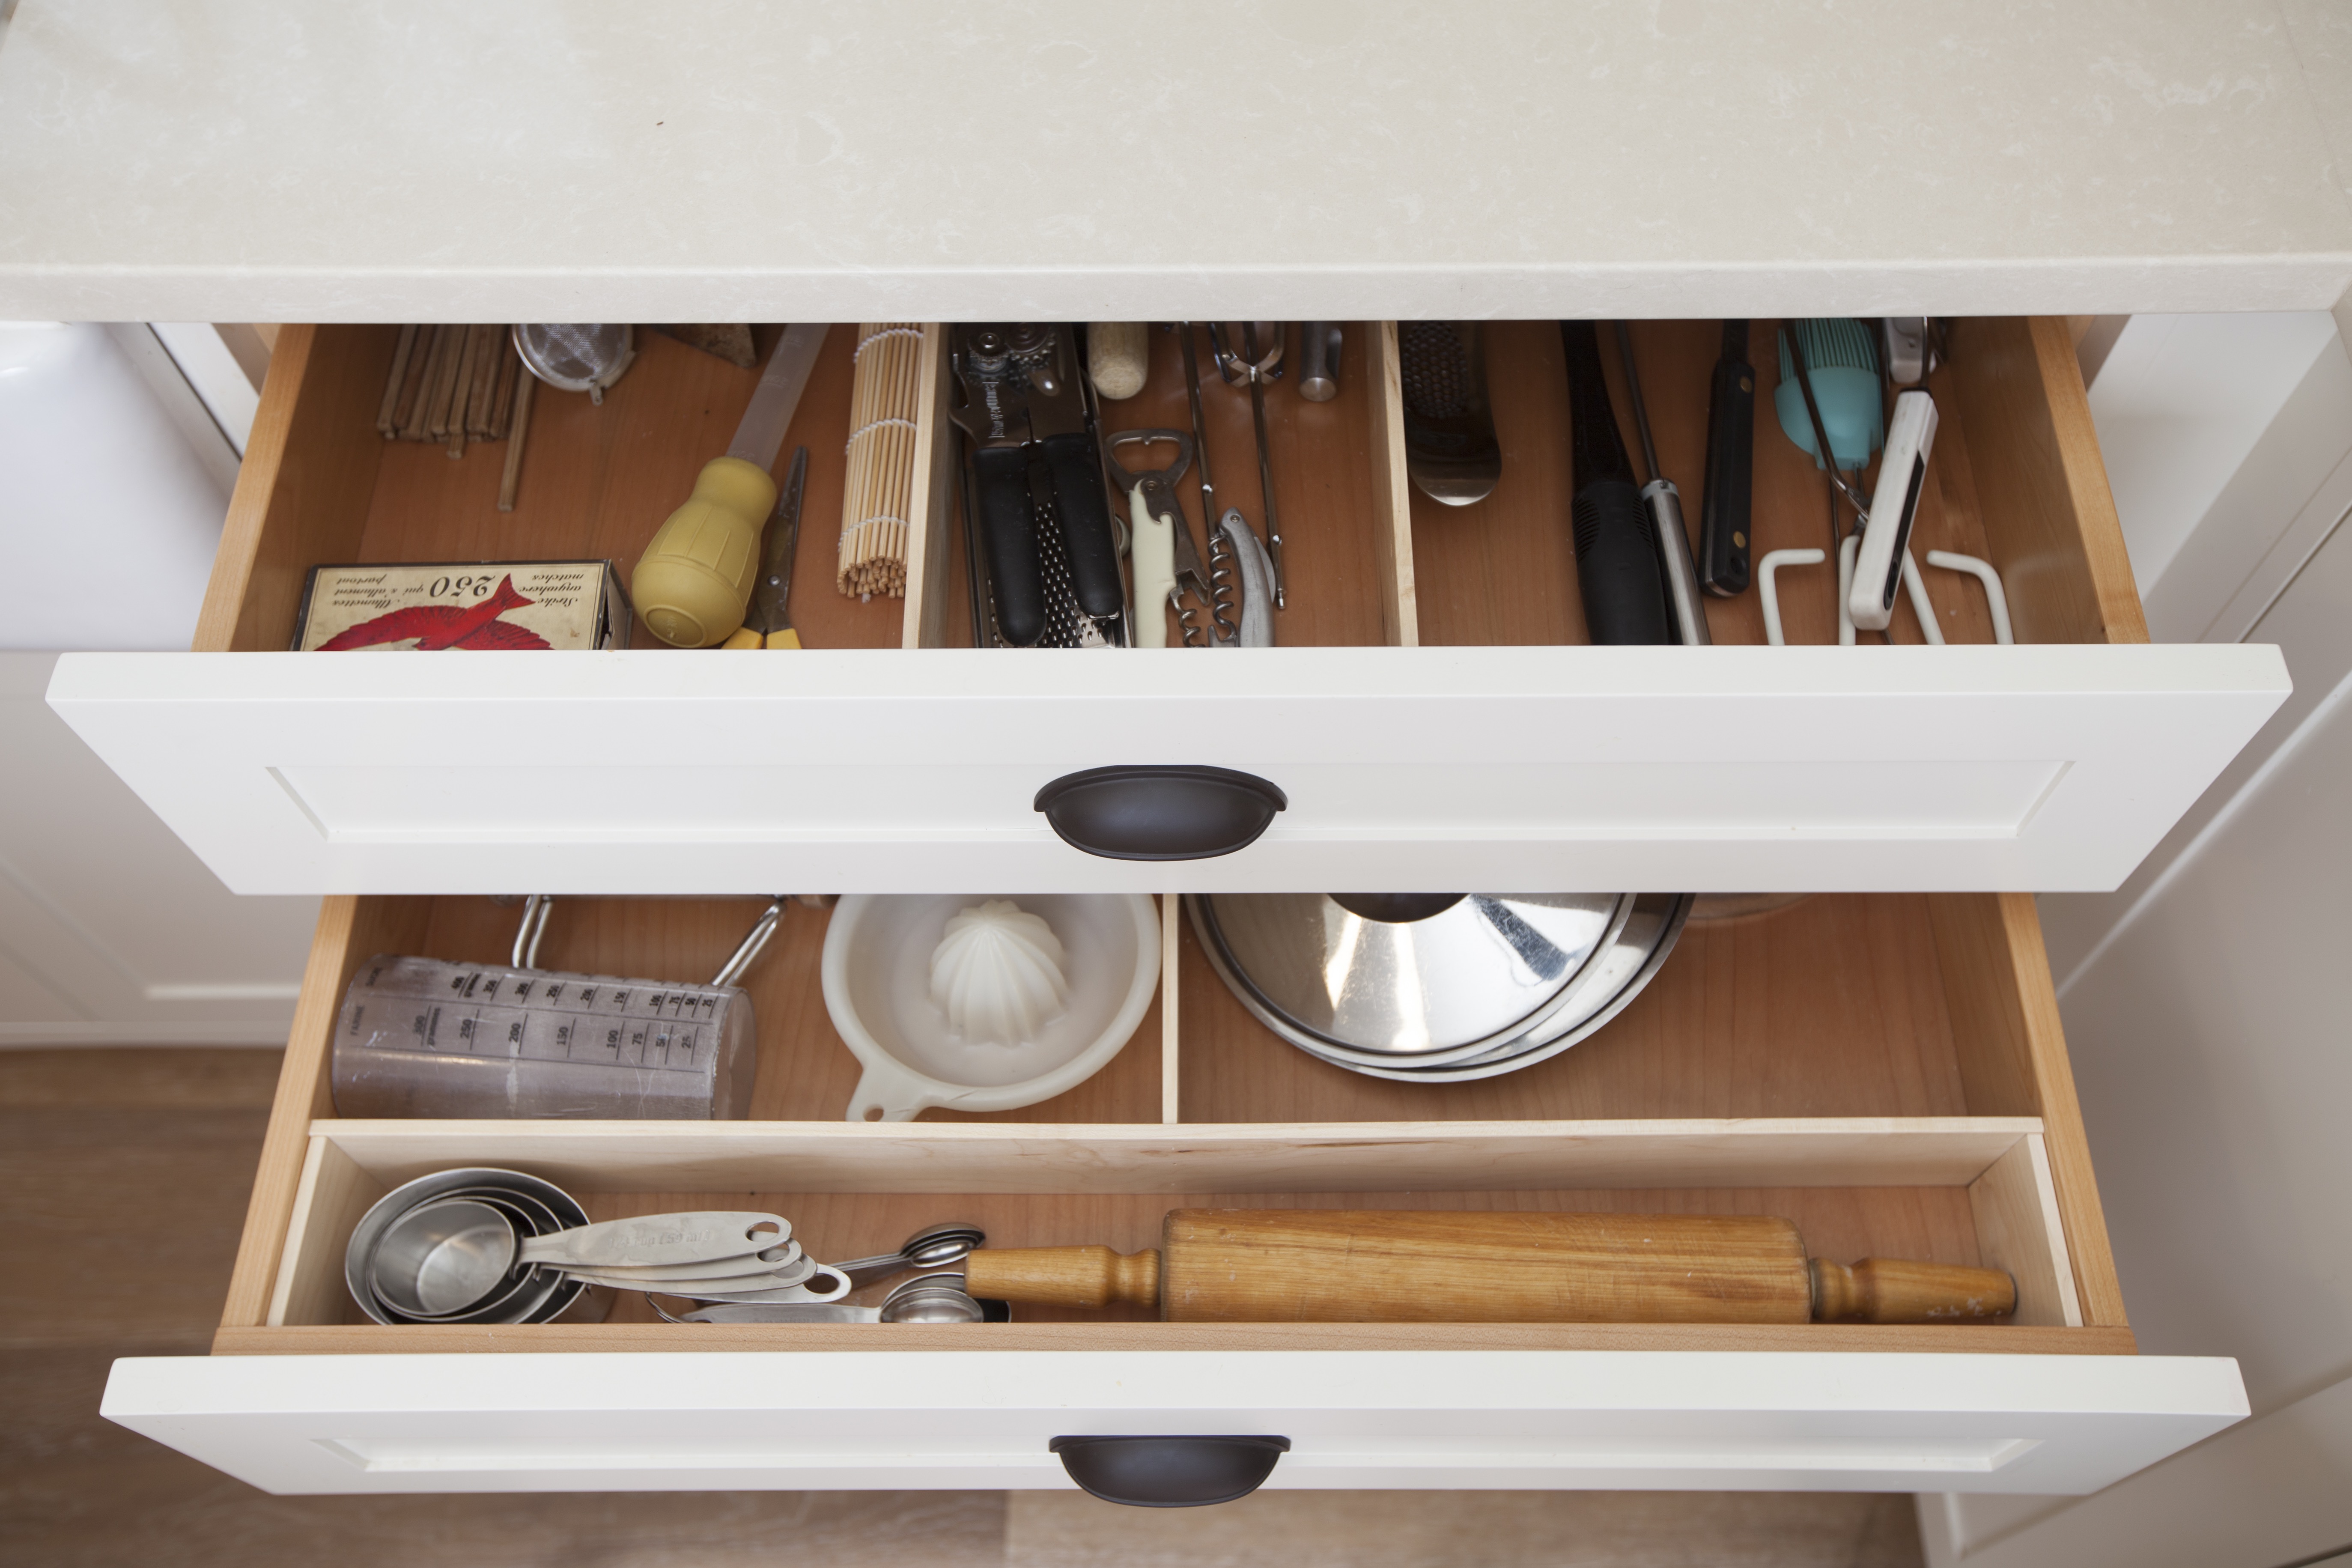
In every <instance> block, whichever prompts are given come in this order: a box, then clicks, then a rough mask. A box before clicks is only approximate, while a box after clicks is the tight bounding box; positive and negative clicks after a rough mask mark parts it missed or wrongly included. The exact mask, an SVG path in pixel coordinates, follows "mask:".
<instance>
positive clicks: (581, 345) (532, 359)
mask: <svg viewBox="0 0 2352 1568" xmlns="http://www.w3.org/2000/svg"><path fill="white" fill-rule="evenodd" d="M514 345H515V353H518V354H520V356H521V357H522V363H523V364H524V365H525V366H526V367H527V368H528V369H529V370H530V374H533V375H535V376H537V377H539V379H540V380H541V381H543V382H545V383H547V384H548V385H550V386H553V387H559V388H561V389H562V390H563V391H565V392H584V393H586V394H587V395H588V400H589V401H590V402H591V403H602V402H604V389H605V388H606V387H608V386H610V385H612V384H614V382H616V381H618V380H620V379H621V373H622V372H623V371H625V370H627V369H628V368H629V362H630V361H632V360H634V359H635V358H636V357H637V334H636V329H635V328H634V327H632V326H629V325H627V324H625V323H622V324H617V325H616V324H614V323H613V322H610V321H587V322H573V321H556V322H530V323H524V324H521V325H518V326H517V327H516V328H515V330H514Z"/></svg>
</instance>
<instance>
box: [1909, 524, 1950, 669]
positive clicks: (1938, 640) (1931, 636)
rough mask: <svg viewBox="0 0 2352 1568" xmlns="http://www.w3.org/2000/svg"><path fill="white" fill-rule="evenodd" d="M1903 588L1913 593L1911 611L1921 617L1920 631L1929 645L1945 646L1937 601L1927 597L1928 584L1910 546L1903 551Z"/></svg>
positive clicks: (1910, 593)
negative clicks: (1921, 573)
mask: <svg viewBox="0 0 2352 1568" xmlns="http://www.w3.org/2000/svg"><path fill="white" fill-rule="evenodd" d="M1903 588H1904V591H1905V592H1906V593H1907V594H1909V595H1911V613H1912V614H1913V615H1915V616H1918V617H1919V633H1920V635H1921V636H1922V637H1926V638H1927V641H1928V643H1929V645H1930V646H1932V647H1943V646H1944V628H1943V627H1941V626H1937V624H1936V602H1935V601H1934V600H1933V599H1930V598H1929V597H1927V584H1926V583H1925V582H1923V581H1922V580H1921V579H1920V576H1919V563H1917V562H1916V561H1914V560H1912V559H1911V551H1910V547H1909V546H1907V545H1906V546H1905V547H1904V551H1903Z"/></svg>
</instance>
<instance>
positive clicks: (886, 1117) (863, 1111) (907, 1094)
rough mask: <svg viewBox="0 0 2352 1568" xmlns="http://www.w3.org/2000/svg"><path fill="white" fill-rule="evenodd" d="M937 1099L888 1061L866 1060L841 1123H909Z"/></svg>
mask: <svg viewBox="0 0 2352 1568" xmlns="http://www.w3.org/2000/svg"><path fill="white" fill-rule="evenodd" d="M938 1103H939V1100H938V1099H937V1098H936V1097H934V1096H933V1095H932V1094H931V1092H930V1089H929V1087H928V1086H927V1085H925V1084H924V1082H923V1081H922V1080H921V1079H918V1078H916V1077H915V1076H914V1075H913V1074H912V1073H908V1072H905V1071H902V1070H900V1069H899V1068H898V1067H896V1066H895V1065H893V1064H891V1063H887V1062H877V1061H868V1062H867V1063H866V1071H865V1072H864V1073H863V1074H861V1075H860V1076H859V1078H858V1079H857V1088H856V1089H855V1090H854V1091H852V1092H851V1094H850V1096H849V1109H848V1110H845V1111H844V1112H842V1116H841V1119H842V1120H843V1121H913V1120H914V1119H915V1117H916V1116H917V1115H918V1114H919V1112H921V1111H922V1110H924V1109H925V1108H926V1107H928V1106H933V1105H937V1104H938Z"/></svg>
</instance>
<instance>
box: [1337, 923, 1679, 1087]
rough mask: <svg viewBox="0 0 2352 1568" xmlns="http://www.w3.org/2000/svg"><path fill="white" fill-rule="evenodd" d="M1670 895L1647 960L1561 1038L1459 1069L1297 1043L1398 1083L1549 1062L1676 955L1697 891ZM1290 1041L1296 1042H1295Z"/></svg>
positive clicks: (1464, 1078)
mask: <svg viewBox="0 0 2352 1568" xmlns="http://www.w3.org/2000/svg"><path fill="white" fill-rule="evenodd" d="M1669 896H1671V897H1672V898H1673V899H1674V900H1675V904H1674V907H1673V908H1672V909H1671V910H1668V912H1667V915H1666V919H1665V921H1664V924H1663V925H1661V926H1660V927H1659V931H1658V938H1657V941H1656V943H1655V945H1654V946H1653V947H1652V948H1651V950H1650V952H1649V955H1648V956H1647V957H1645V958H1643V961H1642V963H1641V966H1640V967H1639V968H1637V969H1636V970H1634V971H1633V974H1632V975H1631V976H1630V977H1629V978H1627V980H1626V981H1625V983H1624V984H1622V985H1620V986H1619V987H1618V988H1617V992H1616V994H1614V995H1612V997H1610V998H1609V1000H1608V1001H1607V1002H1605V1003H1603V1004H1601V1006H1599V1007H1597V1008H1595V1009H1594V1010H1593V1013H1592V1015H1591V1017H1589V1018H1587V1019H1585V1020H1584V1021H1583V1022H1582V1023H1580V1024H1578V1025H1577V1026H1574V1027H1573V1028H1571V1029H1569V1030H1568V1031H1567V1032H1566V1033H1564V1034H1562V1035H1560V1036H1559V1037H1558V1038H1555V1039H1550V1040H1544V1041H1540V1042H1538V1043H1536V1044H1534V1045H1531V1046H1529V1047H1528V1048H1527V1049H1526V1050H1524V1051H1520V1052H1515V1053H1514V1054H1512V1055H1510V1056H1507V1057H1498V1058H1494V1059H1493V1060H1490V1061H1481V1062H1465V1063H1463V1064H1461V1065H1459V1066H1455V1067H1450V1068H1423V1069H1420V1070H1414V1069H1412V1068H1368V1067H1357V1066H1356V1065H1355V1064H1353V1063H1351V1062H1343V1061H1339V1060H1336V1059H1334V1058H1330V1057H1327V1056H1323V1055H1322V1054H1320V1053H1319V1052H1317V1051H1315V1050H1313V1049H1311V1048H1309V1047H1305V1046H1299V1047H1298V1048H1299V1049H1301V1050H1304V1051H1306V1052H1307V1055H1309V1056H1311V1057H1314V1058H1316V1059H1317V1060H1318V1061H1323V1062H1328V1063H1330V1065H1331V1066H1333V1067H1336V1068H1347V1069H1348V1070H1349V1072H1359V1073H1362V1074H1363V1075H1364V1076H1365V1077H1367V1078H1384V1079H1389V1080H1391V1082H1395V1083H1470V1082H1474V1081H1475V1080H1476V1079H1483V1078H1496V1077H1499V1076H1501V1075H1502V1074H1504V1073H1507V1072H1517V1071H1518V1070H1519V1069H1521V1068H1531V1067H1534V1066H1535V1065H1536V1064H1537V1063H1538V1062H1544V1061H1549V1060H1550V1059H1551V1058H1554V1057H1556V1056H1558V1055H1559V1054H1560V1053H1561V1052H1562V1051H1565V1050H1567V1049H1568V1048H1569V1047H1571V1046H1575V1045H1578V1044H1580V1043H1581V1042H1583V1041H1584V1040H1587V1039H1589V1038H1591V1037H1592V1036H1593V1035H1594V1034H1595V1033H1597V1032H1598V1031H1599V1030H1600V1029H1601V1026H1603V1025H1605V1024H1607V1023H1608V1022H1609V1021H1610V1020H1611V1019H1612V1018H1614V1017H1616V1016H1617V1015H1618V1014H1620V1013H1622V1012H1623V1011H1624V1010H1625V1009H1626V1008H1627V1007H1629V1006H1631V1005H1633V999H1634V998H1635V997H1636V996H1639V995H1640V994H1642V993H1643V991H1644V990H1646V989H1647V988H1648V986H1649V984H1650V982H1651V980H1652V979H1653V978H1654V976H1655V975H1656V974H1657V972H1658V970H1659V969H1660V968H1661V967H1663V966H1664V963H1665V962H1666V960H1667V959H1668V958H1670V957H1672V956H1673V954H1674V951H1675V943H1676V942H1680V941H1681V940H1682V933H1683V927H1684V926H1685V925H1686V924H1688V923H1689V919H1690V906H1691V900H1693V899H1694V898H1695V897H1696V895H1695V894H1691V893H1677V894H1673V895H1669ZM1291 1043H1292V1044H1293V1045H1297V1041H1292V1042H1291Z"/></svg>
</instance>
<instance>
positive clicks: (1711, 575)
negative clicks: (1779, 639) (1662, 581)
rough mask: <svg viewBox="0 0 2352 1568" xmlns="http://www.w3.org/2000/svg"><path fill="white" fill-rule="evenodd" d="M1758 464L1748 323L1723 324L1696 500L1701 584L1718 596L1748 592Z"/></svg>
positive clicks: (1723, 597) (1753, 372)
mask: <svg viewBox="0 0 2352 1568" xmlns="http://www.w3.org/2000/svg"><path fill="white" fill-rule="evenodd" d="M1755 469H1756V370H1755V367H1754V366H1752V365H1750V364H1749V363H1748V323H1747V322H1746V321H1726V322H1724V323H1723V353H1722V356H1721V357H1720V358H1718V359H1717V361H1716V362H1715V379H1714V381H1713V383H1712V384H1710V385H1709V387H1708V389H1707V398H1706V494H1705V495H1704V496H1702V497H1701V498H1700V500H1699V510H1698V578H1699V585H1700V586H1701V587H1703V588H1705V589H1706V591H1707V592H1708V593H1710V594H1712V595H1715V596H1716V597H1717V598H1718V599H1729V598H1735V597H1737V596H1738V595H1741V594H1745V593H1746V592H1748V576H1749V551H1748V538H1749V533H1748V503H1749V499H1750V497H1751V495H1752V494H1753V491H1754V479H1755Z"/></svg>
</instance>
